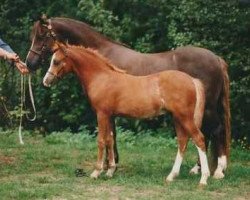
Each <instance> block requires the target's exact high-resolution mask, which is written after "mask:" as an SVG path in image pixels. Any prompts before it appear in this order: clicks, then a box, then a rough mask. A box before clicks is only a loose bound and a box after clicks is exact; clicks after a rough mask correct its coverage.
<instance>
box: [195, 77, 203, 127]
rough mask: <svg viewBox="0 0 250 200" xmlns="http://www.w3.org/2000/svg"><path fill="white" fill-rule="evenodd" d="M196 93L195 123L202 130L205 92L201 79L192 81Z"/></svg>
mask: <svg viewBox="0 0 250 200" xmlns="http://www.w3.org/2000/svg"><path fill="white" fill-rule="evenodd" d="M192 80H193V83H194V85H195V91H196V104H195V111H194V121H195V124H196V126H197V127H198V128H199V129H200V128H201V125H202V119H203V115H204V108H205V91H204V86H203V84H202V82H201V81H200V80H199V79H194V78H193V79H192Z"/></svg>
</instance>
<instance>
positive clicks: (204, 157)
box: [196, 146, 210, 185]
mask: <svg viewBox="0 0 250 200" xmlns="http://www.w3.org/2000/svg"><path fill="white" fill-rule="evenodd" d="M196 147H197V146H196ZM197 149H198V152H199V157H200V162H201V180H200V184H201V185H207V178H208V177H209V176H210V171H209V168H208V161H207V155H206V153H205V152H204V151H202V150H201V148H199V147H197Z"/></svg>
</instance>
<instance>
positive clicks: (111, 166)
mask: <svg viewBox="0 0 250 200" xmlns="http://www.w3.org/2000/svg"><path fill="white" fill-rule="evenodd" d="M115 170H116V164H115V159H113V161H112V163H111V164H109V168H108V171H107V173H106V176H107V177H109V178H111V177H113V175H114V173H115Z"/></svg>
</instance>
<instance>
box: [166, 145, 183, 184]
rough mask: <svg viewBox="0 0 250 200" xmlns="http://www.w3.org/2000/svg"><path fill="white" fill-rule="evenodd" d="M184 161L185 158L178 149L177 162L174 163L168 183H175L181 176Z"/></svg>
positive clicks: (167, 179)
mask: <svg viewBox="0 0 250 200" xmlns="http://www.w3.org/2000/svg"><path fill="white" fill-rule="evenodd" d="M182 160H183V156H182V155H181V153H180V150H179V149H178V152H177V155H176V158H175V162H174V166H173V168H172V171H171V172H170V174H169V175H168V177H167V178H166V181H173V180H174V178H175V177H176V176H178V175H179V172H180V167H181V163H182Z"/></svg>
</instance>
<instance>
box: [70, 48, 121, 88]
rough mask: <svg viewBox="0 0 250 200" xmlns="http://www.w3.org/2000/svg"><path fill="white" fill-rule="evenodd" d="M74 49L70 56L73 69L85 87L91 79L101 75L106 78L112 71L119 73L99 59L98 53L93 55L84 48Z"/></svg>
mask: <svg viewBox="0 0 250 200" xmlns="http://www.w3.org/2000/svg"><path fill="white" fill-rule="evenodd" d="M76 48H80V47H76ZM76 51H77V52H76ZM76 51H74V50H73V51H71V52H73V53H72V56H71V59H72V61H73V63H74V64H73V71H74V73H75V74H76V75H77V76H78V78H79V80H80V81H81V84H82V85H83V86H84V88H85V89H87V88H88V86H89V85H90V84H91V83H92V82H93V81H95V80H97V79H100V77H101V76H102V77H104V76H105V77H106V78H107V77H109V76H112V75H114V73H119V72H115V71H113V70H112V69H111V68H110V67H109V64H108V63H106V62H105V61H104V60H102V59H100V58H99V57H98V55H95V54H94V53H91V52H89V51H88V50H86V49H83V50H79V49H78V50H76Z"/></svg>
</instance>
